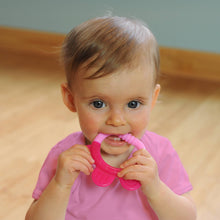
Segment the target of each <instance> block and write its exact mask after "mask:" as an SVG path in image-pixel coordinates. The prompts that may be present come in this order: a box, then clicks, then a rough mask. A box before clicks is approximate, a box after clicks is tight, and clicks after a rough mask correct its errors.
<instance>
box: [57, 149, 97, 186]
mask: <svg viewBox="0 0 220 220" xmlns="http://www.w3.org/2000/svg"><path fill="white" fill-rule="evenodd" d="M93 163H94V160H93V158H92V156H91V154H90V151H89V149H88V147H86V146H85V145H74V146H72V147H71V148H69V149H68V150H66V151H64V152H63V153H61V154H60V156H59V158H58V163H57V170H56V175H55V177H54V178H55V181H56V182H57V183H58V184H59V185H60V186H67V187H72V185H73V183H74V181H75V180H76V178H77V177H78V175H79V173H80V171H81V172H83V173H85V174H86V175H90V173H91V172H92V171H93V167H92V164H93Z"/></svg>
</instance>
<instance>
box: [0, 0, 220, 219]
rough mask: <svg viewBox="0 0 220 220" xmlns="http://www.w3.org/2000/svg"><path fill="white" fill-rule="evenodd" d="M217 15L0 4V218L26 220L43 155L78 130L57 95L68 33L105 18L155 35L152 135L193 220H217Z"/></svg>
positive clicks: (211, 5) (194, 1)
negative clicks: (184, 181)
mask: <svg viewBox="0 0 220 220" xmlns="http://www.w3.org/2000/svg"><path fill="white" fill-rule="evenodd" d="M219 10H220V1H219V0H210V1H205V0H185V1H181V0H176V1H173V0H167V1H163V0H136V1H131V0H126V1H125V0H121V1H116V0H111V1H107V0H103V1H100V0H93V1H76V0H62V1H58V0H53V1H52V0H38V1H34V0H19V1H16V0H0V113H1V114H0V219H4V220H14V219H24V216H25V213H26V211H27V209H28V207H29V205H30V204H31V202H32V198H31V194H32V192H33V189H34V187H35V184H36V181H37V177H38V173H39V171H40V168H41V166H42V164H43V161H44V159H45V157H46V156H47V154H48V152H49V150H50V149H51V148H52V147H53V146H54V145H55V144H56V143H57V142H58V141H60V140H61V139H63V138H64V137H66V136H67V135H68V134H70V133H71V132H74V131H78V130H80V127H79V124H78V120H77V116H76V115H75V114H72V113H71V112H69V111H68V110H67V109H66V107H65V106H64V105H63V103H62V99H61V94H60V84H61V83H62V82H64V81H65V77H64V71H63V68H62V66H61V65H60V63H59V54H58V53H57V52H59V48H60V46H61V44H62V41H63V39H64V36H65V34H66V33H67V32H69V31H70V29H72V28H73V27H74V26H76V25H78V24H80V23H82V22H84V21H86V20H88V19H90V18H93V17H96V16H103V15H106V14H109V13H111V14H112V15H120V16H128V17H135V18H138V19H141V20H142V21H144V22H145V23H146V24H147V25H148V27H149V28H150V29H151V31H152V32H153V33H154V35H155V36H156V38H157V41H158V43H159V45H160V49H161V72H162V79H161V81H160V83H161V87H162V91H161V94H160V98H159V101H158V103H157V105H156V107H155V109H154V111H153V112H152V115H151V121H150V124H149V130H151V131H153V132H156V133H158V134H160V135H162V136H166V137H167V138H169V139H170V140H171V142H172V143H173V146H174V148H175V149H176V150H177V152H178V154H179V156H180V158H181V160H182V163H183V165H184V167H185V168H186V170H187V172H188V174H189V177H190V180H191V182H192V184H193V186H194V189H193V191H192V197H193V198H194V200H195V202H196V205H197V209H198V220H219V219H220V209H219V204H220V173H219V167H220V147H219V144H220V136H219V134H220V43H219V39H220V28H219V26H220V13H219Z"/></svg>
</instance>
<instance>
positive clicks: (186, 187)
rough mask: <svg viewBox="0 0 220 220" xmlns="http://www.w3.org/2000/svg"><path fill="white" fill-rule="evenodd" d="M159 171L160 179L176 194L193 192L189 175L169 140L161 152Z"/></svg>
mask: <svg viewBox="0 0 220 220" xmlns="http://www.w3.org/2000/svg"><path fill="white" fill-rule="evenodd" d="M158 170H159V176H160V179H161V180H162V181H163V182H164V183H165V184H166V185H167V186H168V187H169V188H170V189H171V190H172V191H173V192H175V193H176V194H178V195H182V194H184V193H186V192H188V191H190V190H192V185H191V183H190V181H189V177H188V174H187V172H186V170H185V168H184V167H183V165H182V163H181V161H180V158H179V156H178V154H177V152H176V151H175V149H174V148H173V146H172V144H171V143H170V141H169V140H167V139H166V141H165V143H163V148H162V151H160V155H159V161H158Z"/></svg>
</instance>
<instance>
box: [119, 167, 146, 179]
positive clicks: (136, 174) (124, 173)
mask: <svg viewBox="0 0 220 220" xmlns="http://www.w3.org/2000/svg"><path fill="white" fill-rule="evenodd" d="M146 169H147V168H146V167H144V166H142V165H133V166H129V167H126V168H125V169H123V170H121V171H120V172H119V173H118V177H123V178H124V179H136V180H140V179H139V178H140V173H142V176H143V173H144V172H146ZM137 178H138V179H137Z"/></svg>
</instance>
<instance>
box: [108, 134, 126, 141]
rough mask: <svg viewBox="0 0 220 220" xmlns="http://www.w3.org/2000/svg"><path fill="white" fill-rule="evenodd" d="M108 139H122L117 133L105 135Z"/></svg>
mask: <svg viewBox="0 0 220 220" xmlns="http://www.w3.org/2000/svg"><path fill="white" fill-rule="evenodd" d="M107 138H108V139H109V140H114V141H123V140H122V139H121V138H120V137H119V135H110V136H108V137H107Z"/></svg>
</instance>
